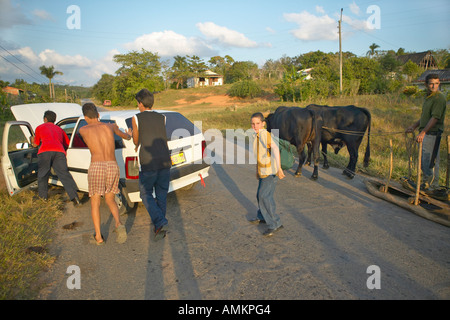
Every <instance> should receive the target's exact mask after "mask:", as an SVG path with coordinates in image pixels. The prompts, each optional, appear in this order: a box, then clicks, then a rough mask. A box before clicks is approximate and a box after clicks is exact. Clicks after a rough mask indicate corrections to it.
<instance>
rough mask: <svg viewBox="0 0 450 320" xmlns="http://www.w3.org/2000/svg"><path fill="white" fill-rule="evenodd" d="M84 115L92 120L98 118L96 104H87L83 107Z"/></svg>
mask: <svg viewBox="0 0 450 320" xmlns="http://www.w3.org/2000/svg"><path fill="white" fill-rule="evenodd" d="M83 115H84V116H85V117H88V118H90V119H96V118H98V111H97V107H96V106H95V104H93V103H92V102H88V103H85V104H84V105H83Z"/></svg>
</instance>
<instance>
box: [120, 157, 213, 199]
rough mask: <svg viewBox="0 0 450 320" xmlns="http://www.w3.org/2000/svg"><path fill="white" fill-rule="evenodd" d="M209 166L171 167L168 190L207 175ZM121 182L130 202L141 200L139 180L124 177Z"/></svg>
mask: <svg viewBox="0 0 450 320" xmlns="http://www.w3.org/2000/svg"><path fill="white" fill-rule="evenodd" d="M209 168H210V165H208V164H206V163H202V164H190V165H185V166H180V167H173V168H171V169H170V184H169V192H172V191H175V190H178V189H180V188H183V187H185V186H188V185H190V184H193V183H195V182H198V181H200V180H201V179H203V178H206V177H207V176H208V175H209V173H208V172H209ZM122 183H123V185H124V186H125V188H126V191H127V193H128V198H129V199H130V201H131V202H141V201H142V199H141V196H140V191H139V180H137V179H136V180H132V179H124V180H123V181H122Z"/></svg>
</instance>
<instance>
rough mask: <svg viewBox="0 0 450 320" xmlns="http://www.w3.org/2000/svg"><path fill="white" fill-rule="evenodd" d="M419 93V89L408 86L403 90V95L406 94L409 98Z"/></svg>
mask: <svg viewBox="0 0 450 320" xmlns="http://www.w3.org/2000/svg"><path fill="white" fill-rule="evenodd" d="M417 92H419V88H418V87H417V86H406V87H405V88H404V89H403V94H405V95H407V96H412V95H414V94H416V93H417Z"/></svg>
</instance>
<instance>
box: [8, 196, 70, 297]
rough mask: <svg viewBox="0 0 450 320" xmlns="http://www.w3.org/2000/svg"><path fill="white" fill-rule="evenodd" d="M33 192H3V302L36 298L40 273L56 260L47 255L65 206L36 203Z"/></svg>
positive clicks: (51, 201) (52, 202)
mask: <svg viewBox="0 0 450 320" xmlns="http://www.w3.org/2000/svg"><path fill="white" fill-rule="evenodd" d="M33 194H34V193H33V192H30V191H24V192H21V193H19V194H17V195H15V196H14V197H10V196H9V195H8V193H7V192H6V191H4V190H2V192H0V300H5V299H6V300H10V299H34V298H35V297H36V296H37V294H38V291H39V289H40V284H39V281H38V280H39V274H40V273H41V272H42V271H43V270H45V269H46V268H48V267H49V266H50V265H51V263H52V262H53V261H54V259H55V257H53V256H51V255H50V254H49V253H48V252H47V247H48V245H49V244H50V242H51V239H52V234H53V231H54V226H55V222H56V219H57V218H58V217H59V216H60V215H61V213H62V209H63V206H62V205H63V203H62V201H61V199H60V198H59V197H53V198H51V199H49V200H48V201H43V200H33Z"/></svg>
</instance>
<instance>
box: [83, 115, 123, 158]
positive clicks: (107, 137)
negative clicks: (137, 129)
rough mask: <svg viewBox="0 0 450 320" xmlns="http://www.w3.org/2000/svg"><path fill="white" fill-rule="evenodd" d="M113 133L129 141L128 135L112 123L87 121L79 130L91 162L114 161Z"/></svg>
mask: <svg viewBox="0 0 450 320" xmlns="http://www.w3.org/2000/svg"><path fill="white" fill-rule="evenodd" d="M114 133H115V134H117V135H118V136H120V137H121V138H123V139H127V140H129V139H131V137H130V134H128V133H124V132H122V131H120V129H119V127H118V126H117V125H116V124H113V123H103V122H100V121H95V122H91V121H88V125H87V126H84V127H82V128H81V129H80V134H81V136H82V137H83V140H84V142H85V143H86V145H87V146H88V148H89V151H90V152H91V162H100V161H116V156H115V154H114V151H115V142H114Z"/></svg>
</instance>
